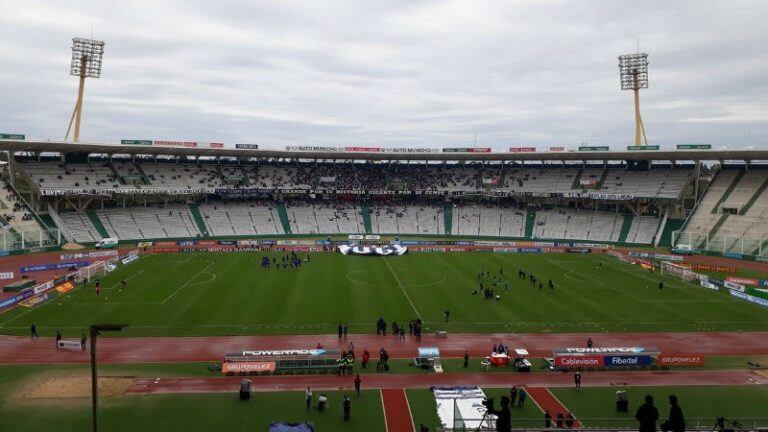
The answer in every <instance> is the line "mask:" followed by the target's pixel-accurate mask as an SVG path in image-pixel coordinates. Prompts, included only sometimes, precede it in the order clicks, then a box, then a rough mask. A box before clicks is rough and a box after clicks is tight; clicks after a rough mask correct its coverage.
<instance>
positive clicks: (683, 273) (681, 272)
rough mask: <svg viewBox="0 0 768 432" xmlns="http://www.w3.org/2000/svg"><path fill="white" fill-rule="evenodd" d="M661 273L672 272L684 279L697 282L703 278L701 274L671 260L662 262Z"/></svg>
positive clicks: (673, 274) (671, 273)
mask: <svg viewBox="0 0 768 432" xmlns="http://www.w3.org/2000/svg"><path fill="white" fill-rule="evenodd" d="M661 274H670V275H672V276H675V277H676V278H678V279H682V280H684V281H690V282H695V281H698V280H699V279H701V275H700V274H698V273H696V272H694V271H692V270H691V269H689V268H688V267H684V266H681V265H680V264H675V263H673V262H669V261H662V262H661Z"/></svg>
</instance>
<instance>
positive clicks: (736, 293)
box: [731, 290, 768, 307]
mask: <svg viewBox="0 0 768 432" xmlns="http://www.w3.org/2000/svg"><path fill="white" fill-rule="evenodd" d="M731 295H732V296H734V297H736V298H738V299H742V300H745V301H748V302H750V303H754V304H756V305H758V306H762V307H768V300H766V299H764V298H760V297H755V296H753V295H749V294H745V293H743V292H741V291H736V290H731Z"/></svg>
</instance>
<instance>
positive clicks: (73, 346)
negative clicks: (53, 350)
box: [56, 339, 82, 351]
mask: <svg viewBox="0 0 768 432" xmlns="http://www.w3.org/2000/svg"><path fill="white" fill-rule="evenodd" d="M56 346H58V347H59V348H61V349H68V350H73V351H80V350H82V346H81V345H80V341H78V340H66V339H62V340H60V341H58V342H56Z"/></svg>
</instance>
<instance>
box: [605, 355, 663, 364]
mask: <svg viewBox="0 0 768 432" xmlns="http://www.w3.org/2000/svg"><path fill="white" fill-rule="evenodd" d="M651 360H652V359H651V356H605V359H604V362H605V365H606V366H648V365H650V364H651V363H652V361H651Z"/></svg>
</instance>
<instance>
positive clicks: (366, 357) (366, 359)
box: [363, 349, 371, 369]
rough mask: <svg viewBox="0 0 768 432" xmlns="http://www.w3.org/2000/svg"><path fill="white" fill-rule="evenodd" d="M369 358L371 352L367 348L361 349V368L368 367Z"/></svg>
mask: <svg viewBox="0 0 768 432" xmlns="http://www.w3.org/2000/svg"><path fill="white" fill-rule="evenodd" d="M370 360H371V353H369V352H368V350H367V349H364V350H363V368H364V369H367V368H368V362H369V361H370Z"/></svg>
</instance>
